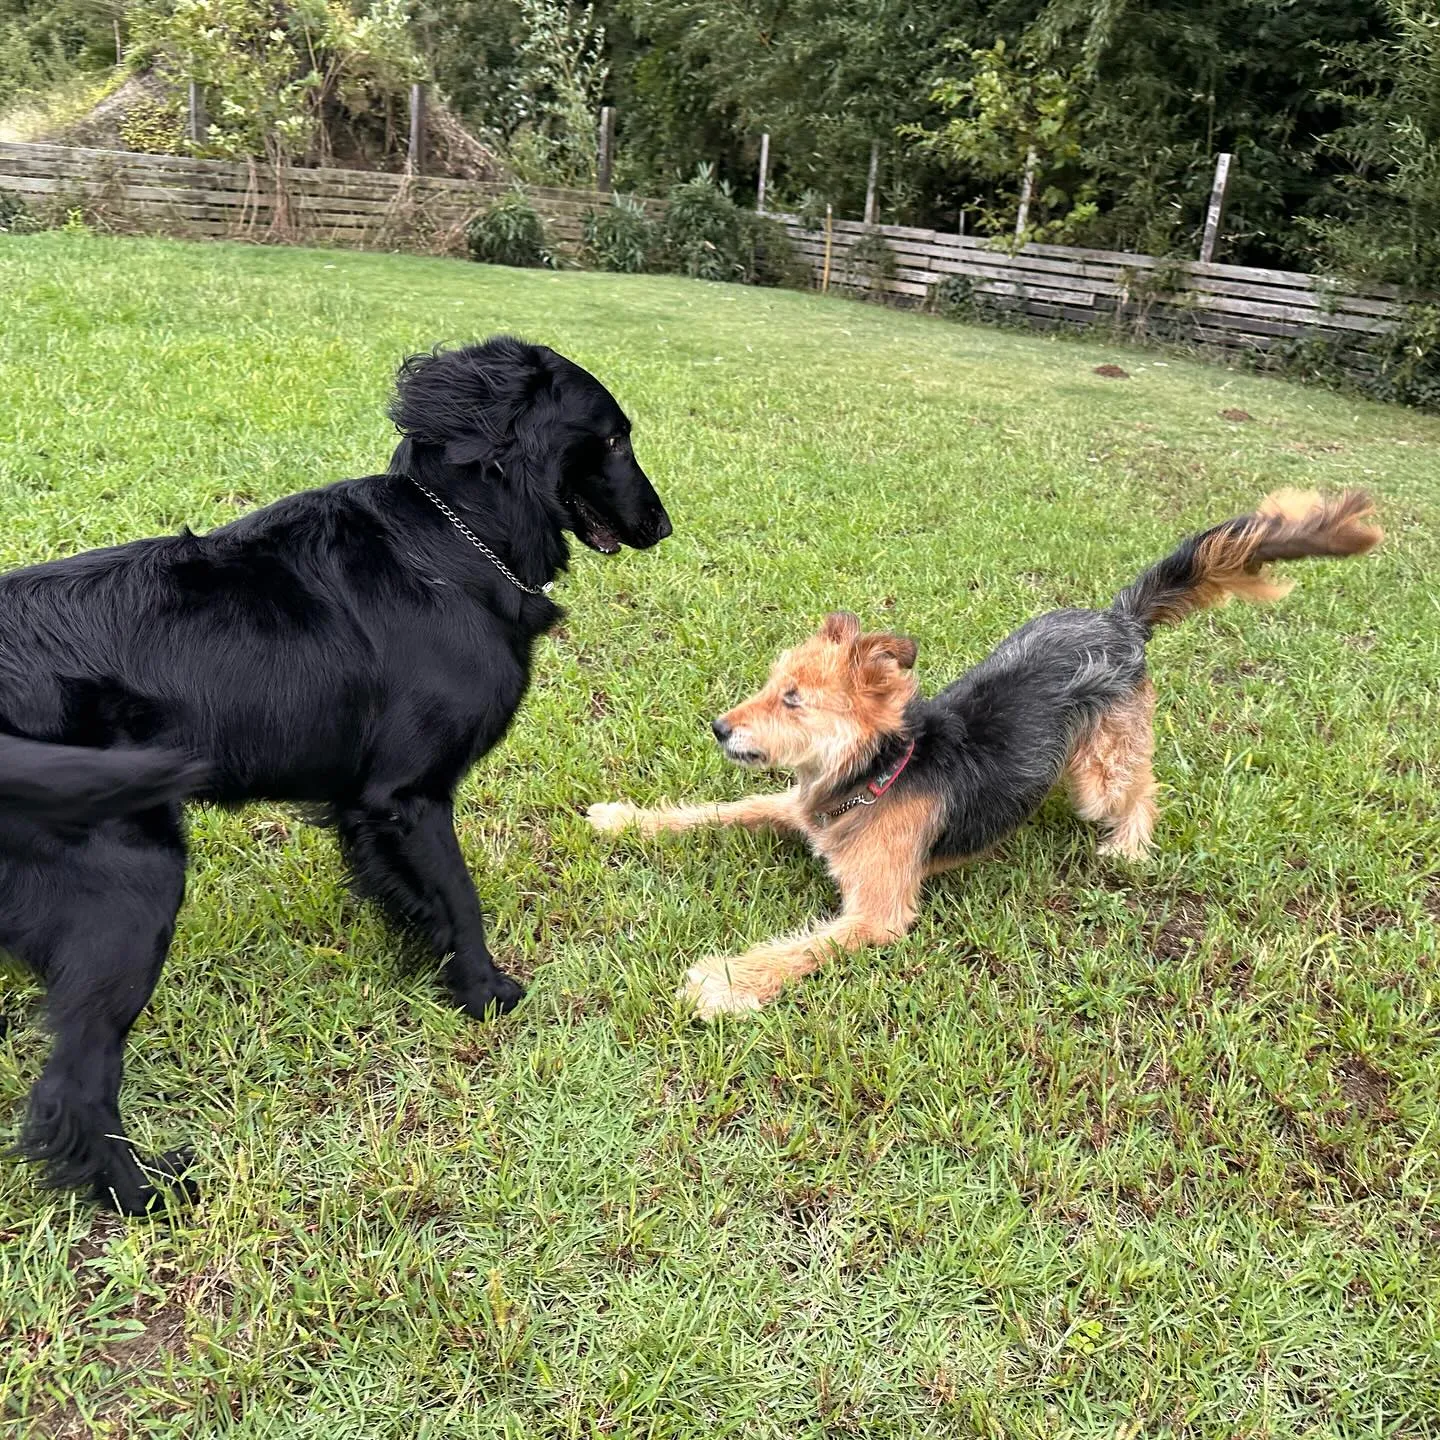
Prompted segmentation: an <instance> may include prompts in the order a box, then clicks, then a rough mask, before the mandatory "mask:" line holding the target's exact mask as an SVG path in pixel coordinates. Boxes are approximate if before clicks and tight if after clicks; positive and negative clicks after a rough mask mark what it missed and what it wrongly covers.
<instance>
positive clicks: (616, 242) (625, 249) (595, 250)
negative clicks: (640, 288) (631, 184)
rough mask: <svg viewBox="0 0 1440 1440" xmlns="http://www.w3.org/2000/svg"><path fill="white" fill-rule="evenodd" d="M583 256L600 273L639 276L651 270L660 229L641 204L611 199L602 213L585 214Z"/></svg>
mask: <svg viewBox="0 0 1440 1440" xmlns="http://www.w3.org/2000/svg"><path fill="white" fill-rule="evenodd" d="M584 234H585V255H586V259H587V260H588V261H589V263H590V264H592V265H594V266H596V267H597V268H598V269H601V270H613V271H618V272H619V273H620V274H623V275H638V274H640V273H641V271H644V270H648V269H650V268H651V267H652V265H653V263H654V261H655V257H656V255H657V253H658V251H659V249H660V231H659V227H658V226H657V225H656V224H655V222H654V221H653V220H652V219H651V218H650V214H649V212H648V211H647V210H646V209H645V206H644V205H642V204H641V203H640V201H638V200H635V199H632V198H630V197H629V196H626V195H612V196H611V198H610V204H609V205H608V206H606V207H605V208H604V209H603V210H589V211H587V212H586V214H585V230H584Z"/></svg>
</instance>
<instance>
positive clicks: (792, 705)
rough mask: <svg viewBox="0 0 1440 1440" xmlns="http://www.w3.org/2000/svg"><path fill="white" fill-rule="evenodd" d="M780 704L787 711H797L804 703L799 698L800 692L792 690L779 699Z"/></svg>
mask: <svg viewBox="0 0 1440 1440" xmlns="http://www.w3.org/2000/svg"><path fill="white" fill-rule="evenodd" d="M780 703H781V704H782V705H783V706H784V707H785V708H786V709H787V710H798V709H799V708H800V707H801V706H802V705H803V704H804V703H805V702H804V701H803V700H802V699H801V698H800V692H799V691H798V690H796V689H793V688H792V689H789V690H787V691H786V692H785V693H784V694H783V695H782V696H781V697H780Z"/></svg>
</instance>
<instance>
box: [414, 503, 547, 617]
mask: <svg viewBox="0 0 1440 1440" xmlns="http://www.w3.org/2000/svg"><path fill="white" fill-rule="evenodd" d="M405 478H406V479H407V480H408V481H409V482H410V483H411V484H412V485H413V486H414V487H415V488H416V489H417V490H418V491H419V492H420V493H421V494H422V495H423V496H424V497H425V498H426V499H427V500H428V501H429V502H430V503H431V504H432V505H433V506H434V507H435V508H436V509H437V510H438V511H439V512H440V513H441V514H442V515H443V516H444V517H445V518H446V519H447V520H448V521H449V522H450V523H451V524H452V525H453V526H454V527H455V528H456V529H457V530H458V531H459V532H460V533H461V534H462V535H463V536H464V537H465V538H466V539H467V540H468V541H469V542H470V543H471V544H472V545H473V546H474V547H475V548H476V549H477V550H478V551H479V552H480V553H481V554H482V555H483V556H484V557H485V558H486V559H487V560H488V561H489V562H490V563H491V564H492V565H493V566H494V567H495V568H496V569H497V570H498V571H499V572H500V573H501V574H502V575H503V576H504V577H505V578H506V579H507V580H508V581H509V582H510V583H511V584H512V585H513V586H514V587H515V588H516V589H517V590H523V591H524V592H525V593H526V594H527V595H548V594H549V593H550V592H551V591H552V590H553V589H554V588H555V582H554V581H553V580H547V581H546V582H545V583H544V584H543V585H527V584H526V583H525V582H524V581H523V580H522V579H521V578H520V577H519V576H518V575H517V574H516V573H515V572H514V571H513V570H512V569H511V568H510V567H509V566H508V565H507V564H506V563H505V562H504V561H503V560H502V559H501V558H500V557H499V556H498V555H497V554H496V553H495V552H494V551H493V550H492V549H491V548H490V547H489V546H488V545H487V544H486V543H485V542H484V541H483V540H482V539H481V538H480V537H479V536H478V535H477V534H476V533H475V532H474V531H473V530H472V529H471V528H470V527H469V526H468V525H467V524H466V523H465V522H464V521H463V520H462V519H461V518H460V517H459V516H458V515H457V514H456V513H455V512H454V511H453V510H452V509H451V508H450V507H449V506H448V505H447V504H446V503H445V502H444V501H443V500H442V499H441V498H440V497H439V496H438V495H437V494H436V493H435V492H434V491H433V490H427V489H426V488H425V487H424V486H423V485H422V484H421V483H420V482H419V481H418V480H417V479H416V478H415V477H414V476H413V475H407V476H406V477H405Z"/></svg>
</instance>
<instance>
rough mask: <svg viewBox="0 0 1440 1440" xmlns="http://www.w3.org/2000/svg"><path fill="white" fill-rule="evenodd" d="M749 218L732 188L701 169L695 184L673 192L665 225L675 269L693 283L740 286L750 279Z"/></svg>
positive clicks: (706, 167)
mask: <svg viewBox="0 0 1440 1440" xmlns="http://www.w3.org/2000/svg"><path fill="white" fill-rule="evenodd" d="M743 214H744V212H743V211H742V210H741V209H740V207H739V206H738V205H736V203H735V200H734V198H733V196H732V195H731V194H730V187H729V186H728V185H719V184H716V182H715V172H714V169H713V168H712V167H711V166H709V165H702V166H701V167H700V168H699V169H698V170H697V171H696V172H695V178H694V179H693V180H686V181H684V182H683V183H682V184H680V185H674V186H672V187H671V189H670V196H669V200H668V202H667V204H666V207H665V219H664V221H663V222H662V224H661V236H662V238H663V240H664V245H665V254H666V259H667V261H668V262H669V264H670V267H671V268H672V269H674V270H678V271H679V272H680V274H682V275H688V276H690V277H691V279H693V280H741V279H743V278H744V276H745V262H744V254H745V248H746V247H745V224H744V220H743V218H742V217H743Z"/></svg>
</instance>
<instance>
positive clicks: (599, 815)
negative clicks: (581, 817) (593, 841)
mask: <svg viewBox="0 0 1440 1440" xmlns="http://www.w3.org/2000/svg"><path fill="white" fill-rule="evenodd" d="M639 814H640V811H639V810H638V809H637V808H636V807H635V806H634V805H632V804H631V803H630V802H629V801H628V800H604V801H601V802H600V803H599V804H597V805H592V806H591V807H590V808H589V809H588V810H587V811H586V812H585V818H586V819H587V820H588V821H589V822H590V824H591V825H592V826H593V827H594V828H595V829H596V830H599V831H600V832H601V833H602V834H604V835H618V834H619V833H620V832H621V831H622V830H626V829H629V828H630V827H631V826H633V825H635V824H636V823H637V821H638V817H639Z"/></svg>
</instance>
